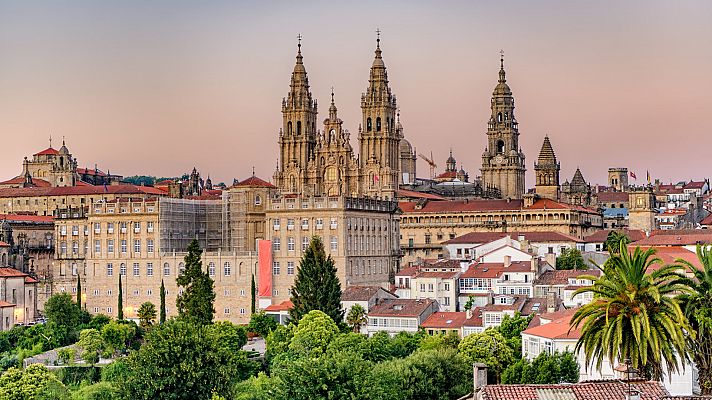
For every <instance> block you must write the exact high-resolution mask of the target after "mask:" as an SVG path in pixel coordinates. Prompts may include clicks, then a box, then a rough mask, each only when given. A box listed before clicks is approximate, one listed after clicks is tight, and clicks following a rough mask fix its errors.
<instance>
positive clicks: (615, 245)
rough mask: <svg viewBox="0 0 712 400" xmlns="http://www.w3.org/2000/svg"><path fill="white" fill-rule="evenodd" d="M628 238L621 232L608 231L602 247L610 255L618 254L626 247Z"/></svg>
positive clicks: (628, 241)
mask: <svg viewBox="0 0 712 400" xmlns="http://www.w3.org/2000/svg"><path fill="white" fill-rule="evenodd" d="M629 243H630V238H629V237H628V236H627V235H626V234H625V233H624V232H623V231H610V232H608V237H607V238H606V241H605V243H604V247H605V248H606V250H608V252H609V253H611V254H620V252H621V249H622V248H625V247H626V246H628V244H629Z"/></svg>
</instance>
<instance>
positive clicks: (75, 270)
mask: <svg viewBox="0 0 712 400" xmlns="http://www.w3.org/2000/svg"><path fill="white" fill-rule="evenodd" d="M72 275H73V276H77V263H75V262H73V263H72ZM12 290H15V289H12ZM13 303H14V301H13Z"/></svg>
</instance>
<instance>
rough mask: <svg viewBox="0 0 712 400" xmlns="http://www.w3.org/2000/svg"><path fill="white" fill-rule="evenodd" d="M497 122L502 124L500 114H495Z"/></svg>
mask: <svg viewBox="0 0 712 400" xmlns="http://www.w3.org/2000/svg"><path fill="white" fill-rule="evenodd" d="M497 122H502V113H497Z"/></svg>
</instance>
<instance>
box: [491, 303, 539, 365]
mask: <svg viewBox="0 0 712 400" xmlns="http://www.w3.org/2000/svg"><path fill="white" fill-rule="evenodd" d="M532 318H534V314H531V315H529V316H528V317H522V314H521V313H519V311H517V312H515V313H514V316H513V317H510V316H509V315H505V316H504V317H503V318H502V323H501V324H500V325H499V326H498V327H497V328H496V329H497V330H498V331H499V333H501V334H502V336H504V338H505V339H506V340H507V344H508V345H509V347H510V348H511V349H512V351H514V358H515V359H520V358H522V331H523V330H525V329H527V326H529V322H531V320H532Z"/></svg>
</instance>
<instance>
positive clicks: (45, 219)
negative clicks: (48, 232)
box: [0, 214, 54, 223]
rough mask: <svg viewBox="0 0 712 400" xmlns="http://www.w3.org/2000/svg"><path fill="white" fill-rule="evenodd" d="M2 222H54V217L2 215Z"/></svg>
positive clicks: (0, 216) (0, 215)
mask: <svg viewBox="0 0 712 400" xmlns="http://www.w3.org/2000/svg"><path fill="white" fill-rule="evenodd" d="M0 220H7V221H11V222H41V223H42V222H44V223H52V222H54V217H53V216H51V215H25V214H0Z"/></svg>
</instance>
